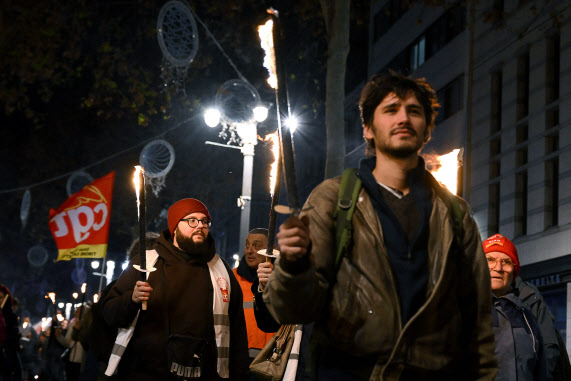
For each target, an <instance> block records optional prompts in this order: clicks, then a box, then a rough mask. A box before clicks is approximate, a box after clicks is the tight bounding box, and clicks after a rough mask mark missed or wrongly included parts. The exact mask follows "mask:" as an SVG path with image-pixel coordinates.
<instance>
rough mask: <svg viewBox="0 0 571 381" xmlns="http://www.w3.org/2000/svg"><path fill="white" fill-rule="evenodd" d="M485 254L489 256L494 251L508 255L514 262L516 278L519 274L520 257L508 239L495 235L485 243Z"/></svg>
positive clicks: (483, 243)
mask: <svg viewBox="0 0 571 381" xmlns="http://www.w3.org/2000/svg"><path fill="white" fill-rule="evenodd" d="M482 245H483V246H484V253H486V254H488V253H491V252H492V251H499V252H500V253H504V254H506V255H507V256H508V257H510V258H511V259H512V261H514V278H515V277H516V276H517V274H518V272H519V257H518V255H517V249H516V248H515V246H514V244H513V243H512V241H510V240H509V239H507V238H506V237H504V236H503V235H501V234H494V235H493V236H491V237H490V238H488V239H487V240H485V241H484V242H482Z"/></svg>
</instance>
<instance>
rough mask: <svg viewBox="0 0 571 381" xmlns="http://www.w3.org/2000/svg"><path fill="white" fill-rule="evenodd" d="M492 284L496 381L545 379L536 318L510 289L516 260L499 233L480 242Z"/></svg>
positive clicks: (509, 243) (508, 241) (512, 245)
mask: <svg viewBox="0 0 571 381" xmlns="http://www.w3.org/2000/svg"><path fill="white" fill-rule="evenodd" d="M482 245H483V247H484V253H486V261H487V262H488V268H489V269H490V277H491V281H492V284H491V286H492V294H493V296H492V303H493V307H494V308H493V309H492V317H493V328H494V336H495V342H496V348H495V352H494V354H495V355H496V359H497V360H498V374H497V376H496V380H514V381H526V380H529V381H538V380H548V379H551V378H548V377H547V369H546V365H547V364H546V360H545V353H544V349H543V337H542V334H541V331H540V328H539V325H538V323H537V319H536V317H535V316H534V315H533V314H532V313H531V311H530V310H529V309H528V308H527V307H525V306H524V303H523V301H522V300H521V299H520V298H519V293H518V292H517V290H516V289H514V279H515V277H516V276H517V274H518V272H519V257H518V254H517V249H516V248H515V246H514V244H513V243H512V242H511V241H510V240H509V239H507V238H506V237H504V236H503V235H501V234H494V235H493V236H491V237H490V238H488V239H486V240H485V241H484V242H482Z"/></svg>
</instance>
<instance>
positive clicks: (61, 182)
mask: <svg viewBox="0 0 571 381" xmlns="http://www.w3.org/2000/svg"><path fill="white" fill-rule="evenodd" d="M27 3H30V4H27ZM32 3H33V4H32ZM43 3H45V4H41V3H38V2H31V0H29V1H28V0H26V1H24V2H19V3H18V5H17V6H16V5H10V6H8V7H7V8H6V9H3V10H2V11H0V21H1V23H0V38H1V40H0V43H1V44H2V49H1V50H2V52H3V53H2V54H3V55H4V57H3V59H2V60H1V62H0V65H2V66H3V67H2V70H0V71H1V72H2V74H1V75H0V89H1V91H0V93H2V95H1V96H0V105H1V106H2V107H1V108H0V110H1V111H0V123H1V126H2V133H3V137H2V139H1V141H0V146H1V150H0V155H1V159H0V165H1V167H0V169H1V173H2V181H1V182H0V200H1V201H0V202H1V205H2V207H1V209H0V210H1V212H0V218H1V219H2V222H1V225H0V243H1V244H2V248H3V253H2V255H1V256H0V283H2V284H5V285H7V286H8V287H9V288H10V289H11V290H12V292H13V293H14V296H15V297H17V298H18V299H19V300H20V303H21V314H22V315H31V316H32V317H33V318H36V319H37V318H39V317H41V316H42V315H43V314H45V311H46V308H47V305H48V302H47V300H46V299H45V298H44V296H45V294H46V293H47V292H49V291H55V292H56V295H57V297H58V299H60V298H61V299H65V300H66V301H71V294H72V292H79V288H80V285H81V283H82V282H81V281H83V280H84V279H85V280H86V282H87V283H88V292H87V293H88V295H91V294H93V293H94V292H96V291H97V288H98V286H99V277H97V276H95V275H93V274H92V272H93V270H92V269H91V267H90V262H91V260H77V259H76V260H72V261H69V262H62V261H60V262H54V261H55V259H56V257H57V247H56V245H55V242H54V240H53V237H52V236H51V233H50V231H49V228H48V212H49V209H50V208H54V209H57V208H58V207H59V206H60V205H61V204H62V203H63V202H64V201H65V200H66V199H67V196H68V195H67V192H66V186H67V182H68V180H69V178H70V176H71V175H72V174H73V173H74V172H76V171H84V172H86V173H88V174H89V175H90V176H91V177H92V178H94V179H96V178H100V177H102V176H104V175H106V174H108V173H109V172H111V171H115V173H116V175H115V185H114V192H113V206H112V212H111V225H110V233H109V246H108V252H107V257H108V259H109V260H114V261H116V262H118V266H119V263H120V262H123V261H124V259H125V258H126V252H127V249H128V247H129V246H130V244H131V242H132V241H133V239H135V238H136V237H137V236H138V225H137V210H136V201H135V194H134V190H133V186H132V176H133V171H134V168H133V167H134V166H135V165H138V164H139V155H140V154H141V150H142V149H143V147H144V146H145V145H146V144H147V143H149V142H150V141H153V140H155V139H164V140H166V141H168V142H169V143H170V144H171V145H172V147H173V148H174V152H175V161H174V165H173V167H172V169H171V171H170V172H169V173H168V175H167V176H166V183H165V187H164V189H162V191H161V192H160V193H159V195H158V197H156V196H155V195H154V194H152V192H151V191H150V189H149V190H148V192H147V226H148V230H149V231H151V230H152V231H156V232H159V231H160V230H162V229H164V228H166V210H167V209H168V207H169V206H170V205H171V204H172V203H174V202H175V201H177V200H179V199H181V198H186V197H194V198H198V199H200V200H202V201H203V202H204V203H205V204H206V205H207V207H208V208H209V211H210V213H211V215H212V217H213V225H212V229H211V233H212V234H213V236H214V237H215V239H216V242H217V248H218V252H219V254H220V255H221V256H223V257H224V258H226V259H227V260H229V261H231V257H232V255H233V254H234V253H236V252H239V253H240V255H241V254H242V250H241V249H239V248H238V240H239V237H238V235H239V234H238V233H239V225H240V209H239V208H238V207H237V206H236V199H237V198H238V196H239V195H240V194H241V186H242V163H243V157H242V154H241V153H240V151H239V150H234V149H226V148H222V147H216V146H212V145H206V144H205V142H206V141H214V142H219V143H225V142H226V141H225V140H224V139H222V138H221V137H219V133H220V131H221V128H220V127H217V128H214V129H211V128H208V127H207V126H206V125H205V123H204V121H203V116H202V112H203V111H204V109H205V108H206V107H208V106H209V105H210V104H212V103H213V102H214V99H215V95H216V91H217V89H219V88H220V86H221V85H222V84H223V83H224V82H226V81H228V80H231V79H237V78H239V77H240V76H243V77H244V78H245V79H246V80H247V81H248V82H249V83H251V84H252V85H253V86H254V87H255V88H256V89H257V91H258V93H259V95H260V97H261V99H262V101H264V102H266V103H268V104H270V112H269V117H268V119H267V120H266V121H265V122H262V123H261V124H259V125H258V134H259V135H261V136H262V137H263V136H265V135H266V134H268V133H272V132H274V131H275V129H276V120H275V114H276V110H275V106H274V103H275V93H274V91H273V89H271V88H270V87H269V86H268V85H267V84H266V83H265V79H266V76H267V74H266V71H265V69H264V68H263V66H262V59H263V51H262V50H261V48H260V47H259V40H258V38H257V32H256V26H257V25H259V24H262V23H263V22H264V21H265V20H266V19H267V15H266V13H265V9H266V7H267V5H268V2H266V1H253V0H252V1H249V0H242V1H238V2H233V3H234V4H233V5H231V6H227V7H224V9H218V8H217V5H214V4H211V3H212V2H208V1H193V2H191V5H192V6H193V9H194V12H195V15H196V16H197V25H198V26H197V29H198V34H199V46H198V50H197V54H196V57H195V59H194V60H193V62H192V63H191V64H190V65H189V66H188V69H187V72H186V74H184V75H183V76H179V77H177V78H178V79H179V80H178V84H179V87H178V88H177V87H176V86H175V84H174V82H173V81H172V79H173V74H172V72H170V77H169V76H168V75H167V76H165V73H166V74H168V71H165V63H164V62H165V61H164V59H163V54H162V52H161V49H160V47H159V44H158V43H157V36H156V23H157V16H158V15H159V12H160V9H161V6H162V5H163V2H156V4H155V2H152V1H144V0H134V1H131V2H120V1H99V2H98V1H95V2H89V4H81V3H80V2H79V3H78V2H76V1H71V0H69V1H64V2H62V3H60V4H58V6H57V7H56V6H54V5H53V4H50V2H43ZM299 3H300V4H299V5H295V6H290V7H287V10H286V11H284V12H282V17H283V21H284V25H286V26H287V28H286V45H287V49H286V51H287V57H285V58H284V60H286V62H287V67H288V75H289V77H288V86H289V87H290V100H291V107H292V110H293V111H294V112H295V113H296V114H297V115H299V116H300V118H301V125H300V128H299V130H298V132H297V133H296V136H295V141H294V143H295V148H296V155H297V158H298V165H297V172H298V175H299V180H298V183H299V184H300V191H299V193H300V198H301V199H302V201H303V200H305V198H306V197H307V196H308V194H309V192H310V190H311V189H312V188H313V187H314V186H315V185H317V184H318V183H319V182H320V181H321V180H322V179H323V168H324V163H325V130H324V126H323V124H324V123H323V118H324V86H325V84H324V83H325V81H324V74H325V68H324V62H325V50H326V40H325V33H324V29H323V28H324V26H323V21H322V16H321V14H320V12H317V11H318V10H319V5H318V4H317V2H315V3H316V4H313V2H309V3H306V2H299ZM288 4H289V2H288ZM277 5H279V2H278V4H277ZM311 7H314V8H313V9H312V8H311ZM315 7H317V8H315ZM366 8H367V9H368V7H366ZM363 9H365V8H363ZM316 10H317V11H316ZM198 19H199V20H200V21H199V20H198ZM363 20H365V22H364V23H362V24H361V25H360V29H358V30H357V32H355V34H354V35H352V39H353V42H354V44H353V45H352V55H351V57H350V60H352V62H358V64H356V65H353V67H354V68H355V70H353V71H352V72H351V80H352V81H359V80H364V79H365V76H366V62H367V60H366V44H367V41H366V30H367V27H368V26H367V24H366V23H368V19H366V18H363ZM201 22H202V23H204V25H206V26H207V27H208V30H209V31H210V33H211V34H212V35H213V36H214V37H215V39H216V42H217V43H218V44H219V45H220V47H221V48H222V49H223V50H224V53H222V52H221V51H220V48H219V47H218V46H216V43H215V42H214V39H213V38H212V36H211V35H209V33H207V31H206V29H205V28H204V26H203V25H202V24H201ZM363 33H365V34H363ZM363 36H365V37H364V38H363ZM288 41H289V42H288ZM363 54H364V55H365V56H363ZM359 73H361V74H359ZM161 74H162V76H161ZM169 79H170V81H169ZM165 80H166V82H167V83H166V85H165ZM180 84H182V85H180ZM272 160H273V157H272V155H271V153H270V151H269V147H268V145H267V144H266V143H264V142H261V141H260V142H259V144H258V145H257V146H256V150H255V157H254V176H253V191H252V212H251V222H250V227H251V228H254V227H267V225H268V215H269V206H270V194H269V190H268V185H267V181H268V180H267V178H268V175H269V170H270V168H269V166H270V164H271V161H272ZM26 190H29V191H30V195H31V198H30V201H31V202H30V207H29V212H28V213H24V216H26V215H27V220H26V223H25V225H24V224H23V222H22V219H21V214H22V201H23V198H24V194H25V191H26ZM281 200H282V202H281V203H286V194H285V191H282V198H281ZM32 248H34V249H33V250H31V249H32ZM43 249H45V252H46V253H47V258H44V259H45V263H44V264H42V265H39V266H37V264H38V263H35V265H34V261H38V260H39V259H42V255H41V254H42V250H43ZM30 252H32V254H30V255H29V253H30ZM34 255H35V256H34ZM34 258H35V259H34ZM38 258H39V259H38ZM119 274H120V269H118V270H116V272H115V277H117V276H119ZM104 284H105V281H104Z"/></svg>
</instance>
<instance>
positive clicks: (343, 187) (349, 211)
mask: <svg viewBox="0 0 571 381" xmlns="http://www.w3.org/2000/svg"><path fill="white" fill-rule="evenodd" d="M360 191H361V179H359V178H358V177H357V170H356V169H355V168H348V169H346V170H345V171H343V175H342V176H341V184H340V185H339V194H338V196H337V207H336V208H335V213H334V215H333V218H334V220H335V248H336V251H335V274H337V271H339V266H340V265H341V259H343V256H344V255H346V254H347V253H348V252H349V250H350V247H351V243H352V238H353V221H352V219H353V212H354V211H355V206H356V205H357V200H358V198H359V192H360ZM334 282H335V281H334ZM330 287H333V283H332V284H331V285H330ZM321 339H323V338H317V337H316V335H315V334H313V335H311V338H310V339H309V348H308V360H307V363H306V372H308V373H309V374H312V375H313V376H314V378H317V357H318V356H319V353H320V352H321V351H320V349H319V348H320V347H321V346H322V345H323V344H322V343H321Z"/></svg>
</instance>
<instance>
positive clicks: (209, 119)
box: [204, 80, 268, 250]
mask: <svg viewBox="0 0 571 381" xmlns="http://www.w3.org/2000/svg"><path fill="white" fill-rule="evenodd" d="M223 87H225V88H226V89H227V91H221V92H219V94H230V95H229V98H230V99H229V100H226V99H220V96H217V101H216V103H217V105H218V106H217V108H211V109H208V110H206V111H205V112H204V122H205V123H206V125H208V126H209V127H211V128H214V127H216V126H218V125H219V124H222V127H223V129H222V132H221V133H220V136H222V137H229V139H228V144H221V143H216V142H209V141H207V142H206V144H210V145H215V146H220V147H226V148H234V149H239V150H240V151H241V152H242V155H243V156H244V167H243V173H242V194H241V195H240V197H238V200H237V204H238V207H239V208H240V209H241V213H240V239H239V246H238V248H239V250H240V249H241V248H243V247H245V246H246V238H247V236H248V232H249V231H250V229H249V228H250V207H251V201H252V177H253V172H254V147H255V145H256V144H258V139H257V137H258V132H257V125H258V123H260V122H263V121H264V120H266V118H267V117H268V109H267V107H265V106H264V105H262V104H261V102H260V101H259V99H260V97H259V95H258V92H257V91H256V90H255V89H254V88H253V87H252V86H251V85H250V84H249V83H247V82H244V81H241V80H232V81H228V82H227V83H225V84H224V85H223ZM233 91H235V92H236V93H235V94H233V93H232V92H233ZM238 92H242V93H241V94H238ZM243 99H245V100H246V101H242V100H243ZM225 105H226V106H231V107H232V108H233V109H232V110H231V111H230V110H225V109H224V108H225ZM237 109H239V112H237V111H236V110H237ZM230 143H238V144H239V145H238V146H236V145H232V144H230Z"/></svg>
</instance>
